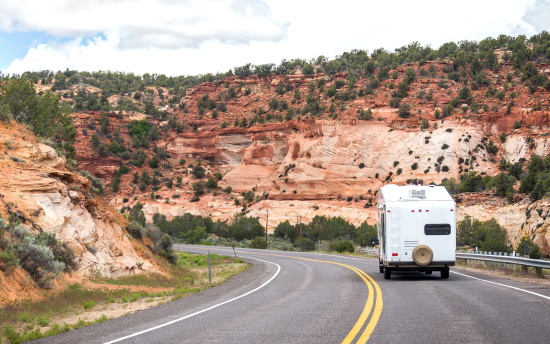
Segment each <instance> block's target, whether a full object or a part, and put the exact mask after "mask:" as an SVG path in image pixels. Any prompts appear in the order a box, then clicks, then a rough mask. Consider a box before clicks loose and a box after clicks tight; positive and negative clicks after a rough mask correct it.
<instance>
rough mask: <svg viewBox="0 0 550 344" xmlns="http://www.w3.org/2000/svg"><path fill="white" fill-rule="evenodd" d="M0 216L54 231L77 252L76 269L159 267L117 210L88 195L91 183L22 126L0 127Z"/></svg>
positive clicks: (123, 271) (109, 271)
mask: <svg viewBox="0 0 550 344" xmlns="http://www.w3.org/2000/svg"><path fill="white" fill-rule="evenodd" d="M0 142H1V143H0V145H2V146H3V147H2V149H0V175H1V176H2V178H1V179H0V214H1V215H2V217H3V218H7V217H8V216H9V215H10V214H13V215H14V216H16V218H18V219H20V220H22V221H23V222H24V223H25V224H26V225H27V226H28V227H29V228H31V229H32V230H33V231H35V232H38V231H44V232H49V233H54V234H55V235H56V237H57V239H58V240H60V241H61V242H66V243H68V244H69V246H70V247H71V249H72V250H73V251H74V253H75V254H76V258H77V261H78V272H79V273H81V274H85V275H93V274H96V273H99V274H101V275H103V276H121V275H130V274H135V273H139V272H141V271H148V272H153V271H157V267H156V266H155V265H153V264H154V263H152V262H151V261H149V260H148V258H147V257H146V256H144V254H143V252H140V251H139V249H138V248H137V247H136V246H135V243H134V242H132V240H131V239H129V237H128V236H127V234H126V233H125V232H124V230H123V229H122V228H121V226H120V223H117V221H115V220H114V218H115V216H116V215H114V214H115V213H114V212H113V211H111V210H109V208H108V207H107V206H106V205H103V206H101V205H100V204H98V202H100V201H98V200H97V199H94V198H93V197H91V196H90V195H89V193H88V191H89V186H90V182H89V180H88V179H87V178H85V177H82V176H80V175H79V174H76V173H73V172H70V171H69V170H67V169H66V167H65V159H64V158H61V157H59V156H58V155H57V153H56V152H55V150H54V149H53V148H51V147H50V146H48V145H45V144H42V143H40V142H38V140H37V139H36V138H35V137H34V136H33V134H32V133H31V132H29V131H28V130H26V129H25V128H24V127H22V126H21V125H18V124H16V123H10V124H6V125H3V126H2V127H1V128H0Z"/></svg>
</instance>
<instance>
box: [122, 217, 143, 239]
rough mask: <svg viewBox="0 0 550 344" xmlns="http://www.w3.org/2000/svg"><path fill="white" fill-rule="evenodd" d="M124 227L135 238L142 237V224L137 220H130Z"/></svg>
mask: <svg viewBox="0 0 550 344" xmlns="http://www.w3.org/2000/svg"><path fill="white" fill-rule="evenodd" d="M126 229H127V230H128V233H130V235H131V236H133V237H134V238H136V239H141V238H142V237H143V226H142V225H141V224H140V223H139V222H137V221H132V222H130V224H128V227H127V228H126Z"/></svg>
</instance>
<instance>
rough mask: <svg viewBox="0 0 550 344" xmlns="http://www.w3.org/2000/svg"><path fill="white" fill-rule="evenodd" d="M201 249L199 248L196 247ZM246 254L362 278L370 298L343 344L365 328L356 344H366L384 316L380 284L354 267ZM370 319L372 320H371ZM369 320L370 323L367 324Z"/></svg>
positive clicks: (346, 343) (315, 260) (350, 341)
mask: <svg viewBox="0 0 550 344" xmlns="http://www.w3.org/2000/svg"><path fill="white" fill-rule="evenodd" d="M195 248H199V247H195ZM200 249H203V248H200ZM204 249H208V250H216V251H224V252H231V251H229V250H223V249H213V248H204ZM242 253H245V254H253V255H263V256H274V257H280V258H292V259H302V260H309V261H312V262H318V263H326V264H334V265H340V266H343V267H345V268H348V269H350V270H353V271H354V272H355V273H356V274H358V275H359V277H361V279H362V280H363V282H365V284H366V285H367V288H368V297H367V301H366V303H365V307H364V308H363V312H361V315H360V316H359V319H357V322H356V323H355V325H354V326H353V328H352V329H351V331H350V332H349V333H348V335H347V336H346V338H344V340H343V341H342V344H350V343H352V342H353V341H354V339H355V338H356V337H357V335H358V334H359V332H361V330H362V329H363V328H364V330H363V333H361V335H360V336H359V338H358V339H357V341H355V343H356V344H364V343H366V342H367V341H368V340H369V338H370V336H371V334H372V332H373V331H374V328H375V327H376V324H378V320H379V319H380V315H381V314H382V308H383V307H384V301H383V300H382V290H381V289H380V287H379V286H378V283H376V282H375V281H374V280H373V279H372V277H370V276H369V275H368V274H367V273H365V272H364V271H362V270H360V269H359V268H356V267H355V266H352V265H347V264H342V263H335V262H329V261H326V260H317V259H310V258H303V257H294V256H286V255H279V254H269V253H255V252H242ZM369 319H370V320H369ZM367 320H368V322H367Z"/></svg>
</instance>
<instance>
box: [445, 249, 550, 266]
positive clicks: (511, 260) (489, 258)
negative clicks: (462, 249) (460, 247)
mask: <svg viewBox="0 0 550 344" xmlns="http://www.w3.org/2000/svg"><path fill="white" fill-rule="evenodd" d="M456 258H460V259H473V260H481V261H485V262H495V263H503V264H515V265H523V266H530V267H533V268H540V269H550V261H548V260H543V259H530V258H523V257H510V256H497V255H492V254H480V253H457V254H456Z"/></svg>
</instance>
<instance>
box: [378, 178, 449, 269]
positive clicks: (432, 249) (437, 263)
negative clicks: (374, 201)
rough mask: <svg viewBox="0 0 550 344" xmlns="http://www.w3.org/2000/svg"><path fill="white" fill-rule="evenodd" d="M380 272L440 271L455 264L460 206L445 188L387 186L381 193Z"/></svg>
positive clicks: (379, 228) (379, 194)
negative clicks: (457, 208)
mask: <svg viewBox="0 0 550 344" xmlns="http://www.w3.org/2000/svg"><path fill="white" fill-rule="evenodd" d="M378 237H379V238H380V272H381V273H384V278H385V279H390V278H391V273H392V271H421V272H425V273H426V274H431V273H432V272H433V271H440V272H441V278H445V279H446V278H449V267H450V266H451V265H454V264H455V250H456V204H455V202H454V200H453V199H452V197H451V195H449V193H448V192H447V190H446V189H445V188H444V187H443V186H435V185H427V186H421V185H406V186H397V185H393V184H390V185H386V186H383V187H382V188H381V189H380V191H379V192H378Z"/></svg>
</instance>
